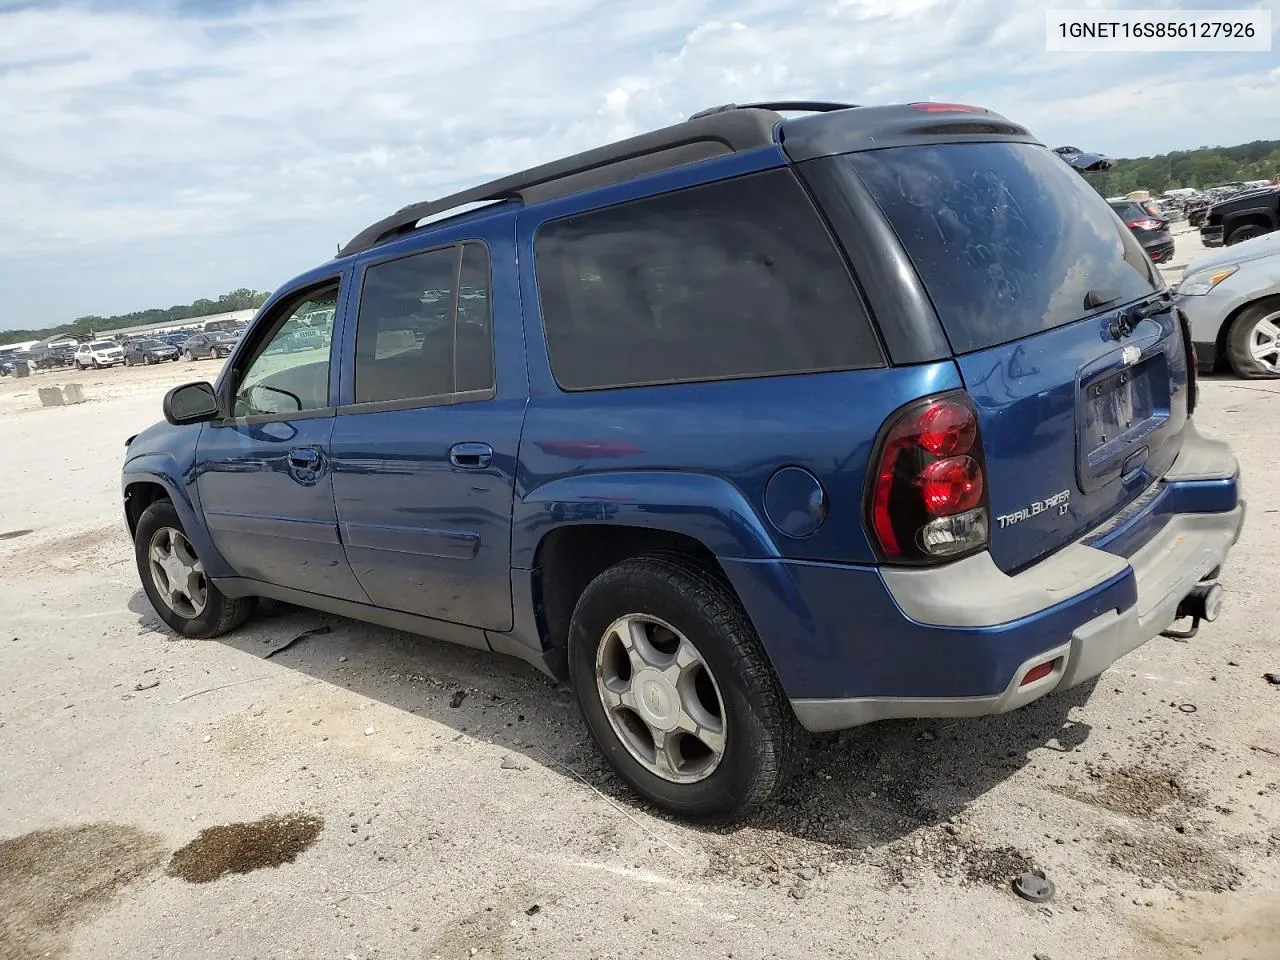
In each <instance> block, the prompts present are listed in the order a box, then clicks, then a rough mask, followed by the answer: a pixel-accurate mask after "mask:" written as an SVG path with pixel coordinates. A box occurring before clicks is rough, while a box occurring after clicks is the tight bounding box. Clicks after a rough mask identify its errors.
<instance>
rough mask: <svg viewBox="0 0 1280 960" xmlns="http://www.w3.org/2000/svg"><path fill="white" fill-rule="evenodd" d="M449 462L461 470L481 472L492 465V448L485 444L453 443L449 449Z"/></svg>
mask: <svg viewBox="0 0 1280 960" xmlns="http://www.w3.org/2000/svg"><path fill="white" fill-rule="evenodd" d="M449 462H450V463H452V464H453V465H454V466H455V467H461V468H462V469H463V470H483V469H484V468H485V467H487V466H489V464H491V463H493V447H491V446H489V445H488V444H487V443H455V444H454V445H453V446H452V447H450V448H449Z"/></svg>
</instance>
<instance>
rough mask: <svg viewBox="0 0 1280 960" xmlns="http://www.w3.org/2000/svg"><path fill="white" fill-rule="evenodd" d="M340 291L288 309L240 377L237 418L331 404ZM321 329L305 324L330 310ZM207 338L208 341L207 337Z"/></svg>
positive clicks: (326, 291) (330, 289)
mask: <svg viewBox="0 0 1280 960" xmlns="http://www.w3.org/2000/svg"><path fill="white" fill-rule="evenodd" d="M337 307H338V288H337V286H333V287H328V288H325V289H324V290H322V291H318V292H316V293H313V294H311V295H310V296H309V297H308V298H307V299H306V300H304V301H303V302H302V303H299V304H297V305H296V306H294V307H293V308H292V309H289V310H287V312H286V314H285V315H284V319H283V322H281V323H279V325H278V326H277V327H275V329H274V330H273V331H272V333H271V334H270V335H269V336H268V337H267V339H266V340H265V342H264V343H263V344H262V345H261V349H260V350H259V351H258V352H257V355H256V356H255V357H254V358H253V360H252V361H250V363H249V366H248V367H247V368H246V369H245V371H244V374H243V375H242V376H241V377H240V379H239V381H238V383H237V386H236V391H235V403H234V407H233V410H234V416H236V417H252V416H262V415H268V414H288V413H302V412H305V411H308V410H323V409H324V408H326V407H327V406H328V405H329V354H330V348H331V344H332V342H333V318H334V315H335V314H336V313H337ZM325 309H327V310H328V311H329V312H328V313H327V319H326V320H323V321H322V322H321V323H320V324H319V325H316V324H314V323H308V322H306V321H304V319H303V318H304V317H305V316H306V315H307V314H309V313H313V312H315V311H319V310H325ZM206 339H207V338H206Z"/></svg>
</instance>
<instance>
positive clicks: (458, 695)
mask: <svg viewBox="0 0 1280 960" xmlns="http://www.w3.org/2000/svg"><path fill="white" fill-rule="evenodd" d="M465 699H467V691H465V690H455V691H453V696H452V697H451V698H450V699H449V706H451V707H453V708H454V709H455V710H456V709H457V708H458V707H460V706H462V701H463V700H465Z"/></svg>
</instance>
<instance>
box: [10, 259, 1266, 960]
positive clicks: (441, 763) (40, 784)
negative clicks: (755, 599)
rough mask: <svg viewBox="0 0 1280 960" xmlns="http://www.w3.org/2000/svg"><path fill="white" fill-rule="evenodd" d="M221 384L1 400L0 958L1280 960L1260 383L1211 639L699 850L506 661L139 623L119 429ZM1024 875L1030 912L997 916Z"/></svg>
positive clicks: (819, 784) (1226, 388)
mask: <svg viewBox="0 0 1280 960" xmlns="http://www.w3.org/2000/svg"><path fill="white" fill-rule="evenodd" d="M1180 261H1181V262H1185V256H1184V257H1183V258H1180ZM216 367H217V364H216V363H214V362H203V363H197V364H170V365H166V366H162V367H154V368H141V369H133V370H127V371H125V370H119V369H115V370H107V371H102V372H86V373H80V374H75V373H72V374H67V375H61V374H42V375H40V376H39V377H37V378H34V379H28V380H20V381H15V380H12V379H8V380H5V381H0V449H2V450H3V451H4V457H5V463H6V469H5V472H4V483H3V486H2V487H0V537H3V539H0V611H3V628H2V629H3V634H2V635H0V770H3V777H0V960H34V958H37V957H45V956H52V957H58V958H86V960H87V958H92V960H110V958H116V957H119V958H130V960H133V958H137V957H157V958H161V957H162V958H166V960H169V958H186V957H192V958H194V957H201V958H231V957H238V958H249V957H257V958H267V957H297V958H307V960H312V958H320V957H325V958H328V957H332V958H358V960H365V958H372V957H386V958H400V957H409V958H432V957H437V956H438V957H442V958H450V957H458V958H469V957H473V956H474V957H482V958H483V957H507V958H514V957H618V958H635V957H650V956H651V957H663V958H668V960H674V958H682V957H690V958H693V957H697V958H706V957H736V958H756V957H759V958H772V957H787V958H790V957H820V956H833V957H845V956H853V955H865V956H875V957H878V958H886V960H889V958H903V960H907V958H910V960H920V958H926V957H933V958H948V960H951V958H960V957H963V958H991V960H996V958H1000V960H1010V958H1020V957H1021V958H1027V960H1031V958H1032V957H1033V956H1037V955H1044V956H1048V957H1052V958H1054V960H1067V958H1072V960H1076V958H1089V960H1091V958H1097V960H1103V958H1116V960H1120V958H1125V960H1128V958H1133V957H1142V958H1149V960H1184V958H1185V960H1190V958H1205V960H1264V958H1266V960H1274V958H1275V957H1277V956H1278V955H1280V946H1278V945H1280V797H1278V795H1277V790H1278V788H1280V688H1277V687H1275V686H1271V685H1269V684H1268V683H1267V681H1265V680H1264V679H1263V674H1264V673H1267V672H1272V671H1275V672H1280V652H1278V651H1277V649H1276V645H1275V640H1274V638H1273V636H1272V635H1271V633H1270V626H1271V624H1270V621H1269V617H1270V616H1271V614H1270V613H1268V611H1270V610H1271V609H1272V607H1271V600H1272V598H1273V596H1274V593H1275V591H1274V589H1273V588H1272V587H1271V586H1268V584H1270V583H1271V582H1272V579H1273V576H1272V571H1273V570H1274V569H1275V568H1276V567H1277V565H1278V564H1280V548H1277V546H1276V544H1277V539H1276V534H1277V511H1276V510H1272V509H1270V507H1269V504H1268V502H1267V499H1266V498H1265V497H1264V496H1262V494H1263V491H1264V490H1265V487H1266V485H1265V482H1264V481H1263V479H1262V478H1263V477H1265V476H1266V475H1267V471H1268V469H1269V468H1271V466H1272V454H1271V449H1272V446H1273V433H1274V431H1273V430H1272V428H1271V425H1270V420H1271V417H1272V416H1277V415H1278V414H1280V406H1278V405H1277V404H1278V401H1277V400H1276V399H1273V398H1275V397H1276V396H1277V393H1280V390H1277V389H1276V388H1274V387H1273V386H1271V385H1268V384H1256V383H1255V384H1245V383H1240V382H1235V381H1230V380H1218V381H1214V382H1212V383H1208V384H1206V385H1205V388H1204V395H1203V408H1202V413H1201V414H1200V416H1199V421H1200V424H1201V429H1202V430H1205V431H1207V432H1209V433H1213V434H1217V435H1219V436H1223V437H1226V438H1227V439H1229V440H1231V441H1232V442H1233V443H1234V444H1235V447H1236V450H1237V452H1238V453H1239V455H1240V458H1241V460H1242V462H1243V465H1244V469H1245V471H1246V477H1247V478H1252V480H1251V483H1250V486H1251V489H1252V491H1253V494H1254V499H1253V503H1252V513H1251V515H1250V517H1249V521H1248V524H1247V527H1246V529H1245V532H1244V536H1243V538H1242V540H1241V542H1240V545H1239V547H1238V548H1237V550H1236V552H1235V554H1234V555H1233V558H1232V561H1231V563H1230V565H1229V567H1228V569H1227V571H1226V573H1225V577H1224V579H1225V583H1226V586H1227V604H1226V612H1225V614H1224V616H1223V618H1222V619H1221V620H1220V621H1219V622H1218V623H1216V624H1214V625H1212V626H1211V627H1208V628H1206V629H1205V630H1203V631H1202V633H1201V635H1200V636H1199V637H1197V638H1196V639H1195V640H1194V641H1192V642H1190V643H1179V642H1175V641H1172V640H1167V639H1161V638H1157V639H1155V640H1153V641H1152V642H1150V643H1149V644H1147V645H1146V646H1145V647H1143V648H1141V649H1139V650H1138V651H1136V652H1135V653H1134V654H1132V655H1131V656H1129V657H1128V658H1126V659H1125V660H1123V661H1122V662H1121V663H1119V664H1118V665H1117V666H1116V667H1114V668H1113V669H1111V670H1110V671H1108V672H1107V673H1106V674H1105V675H1104V676H1103V677H1102V678H1101V679H1100V680H1099V681H1098V682H1097V684H1096V685H1092V686H1089V687H1087V688H1084V689H1078V690H1075V691H1072V692H1070V693H1067V694H1064V695H1059V696H1054V697H1050V698H1048V699H1046V700H1044V701H1041V702H1039V703H1037V704H1035V705H1033V706H1032V707H1030V708H1028V709H1025V710H1022V711H1020V712H1018V713H1016V714H1012V715H1007V716H1003V717H997V718H992V719H987V720H980V721H963V722H950V721H931V722H902V723H892V724H883V725H880V726H876V727H873V728H868V729H864V730H859V731H854V732H851V733H846V734H841V735H836V736H831V737H827V738H823V739H821V740H820V741H818V742H816V743H815V746H814V750H813V753H812V757H811V760H810V762H809V763H808V765H807V766H806V767H805V769H804V771H803V772H802V774H801V776H800V777H799V779H798V781H797V782H796V783H794V784H793V785H792V786H791V787H790V789H789V790H788V791H787V793H786V795H785V796H784V797H783V798H782V799H781V800H779V801H778V802H777V803H775V804H773V805H772V806H771V807H769V808H768V809H767V810H766V811H764V812H763V813H762V814H761V815H759V816H758V817H757V818H756V819H754V820H753V821H751V822H750V823H748V824H746V825H744V826H741V827H739V828H736V829H732V830H725V831H712V830H702V829H695V828H691V827H688V826H684V825H682V824H679V823H675V822H671V821H667V820H665V819H662V818H660V817H657V816H655V815H654V814H653V813H652V812H650V811H648V810H646V809H645V808H644V807H642V806H641V805H639V804H637V803H636V802H635V801H633V800H632V799H630V798H629V797H628V796H627V795H626V794H625V792H624V791H623V790H622V789H621V787H620V785H619V784H618V782H617V781H616V780H615V779H614V778H613V777H612V776H611V775H610V774H609V773H608V772H607V771H606V770H605V768H604V767H603V765H602V763H601V761H600V760H599V759H598V758H597V756H596V754H595V752H594V750H593V749H592V747H591V745H590V744H589V743H588V741H587V739H586V736H585V734H584V733H583V731H582V729H581V727H580V725H579V722H578V719H577V716H576V713H575V710H574V707H573V705H572V703H571V702H570V700H569V699H568V697H567V695H566V693H565V692H564V691H563V690H558V689H556V687H555V686H553V685H552V684H551V683H549V682H548V681H546V680H545V679H543V678H542V677H541V676H539V675H538V674H536V673H535V672H534V671H533V670H532V669H530V668H528V667H526V666H524V665H522V664H519V663H516V662H514V661H508V660H504V659H501V658H498V657H494V656H486V655H482V654H480V653H477V652H474V651H471V650H465V649H461V648H454V647H450V646H447V645H444V644H440V643H436V642H434V641H429V640H422V639H418V638H414V637H410V636H407V635H403V634H398V633H394V632H391V631H388V630H382V629H377V628H373V627H367V626H362V625H360V624H357V623H353V622H350V621H346V620H342V619H339V618H334V617H328V616H321V615H318V614H314V613H309V612H306V611H301V610H294V609H290V608H284V607H269V608H267V609H264V610H263V612H262V614H261V615H260V616H259V617H258V618H256V619H255V620H253V621H252V622H251V623H250V624H249V625H248V626H247V627H246V628H245V629H243V630H241V631H239V632H238V633H235V634H233V635H231V636H228V637H225V638H222V639H221V640H219V641H206V642H196V641H187V640H179V639H175V637H174V636H173V635H172V634H170V633H169V632H167V631H166V630H164V629H163V628H161V627H160V626H159V625H158V621H157V618H156V617H155V616H154V614H153V613H152V612H151V610H150V609H149V608H148V606H147V603H146V601H145V599H144V598H143V596H142V594H141V592H140V591H139V588H138V582H137V575H136V573H135V571H134V569H133V560H132V551H131V548H130V544H129V543H128V541H127V538H126V535H125V531H124V528H123V523H122V521H121V518H120V509H119V507H120V505H119V493H118V468H119V464H120V461H121V457H122V455H123V452H124V448H123V442H124V438H125V437H126V436H128V435H129V434H131V433H134V432H136V431H137V430H139V429H141V428H142V427H144V426H146V425H147V424H148V423H149V422H151V421H152V420H154V419H156V418H157V417H158V415H159V401H160V397H161V396H162V394H163V391H164V390H165V389H166V388H167V387H169V386H171V385H173V384H175V383H177V382H180V381H182V380H185V379H189V378H191V377H192V376H193V375H196V376H209V377H211V376H212V375H213V373H214V372H215V370H216ZM71 381H76V382H80V383H82V384H83V386H84V390H85V393H86V396H87V397H88V400H87V401H86V402H85V403H84V404H81V405H77V406H73V407H65V408H60V409H42V408H40V406H39V404H38V401H36V397H35V388H36V387H37V386H39V385H42V384H49V383H67V382H71ZM18 531H30V532H27V533H22V534H20V535H17V532H18ZM315 627H327V628H328V632H324V633H317V634H313V635H311V636H308V637H307V638H305V639H303V640H301V641H299V642H298V643H296V644H294V645H293V646H291V647H289V649H287V650H282V651H281V652H279V653H278V654H277V655H275V656H272V657H270V659H266V657H267V655H268V654H270V653H272V651H274V650H275V649H276V648H277V647H279V646H280V645H282V644H284V643H286V642H288V641H289V640H291V639H292V638H294V637H296V636H298V635H299V634H300V633H302V632H304V631H307V630H311V629H312V628H315ZM1028 864H1034V865H1037V866H1040V867H1043V868H1044V869H1045V870H1046V871H1047V872H1048V874H1049V875H1050V876H1051V877H1052V878H1053V879H1054V881H1055V882H1056V884H1057V895H1056V898H1055V899H1054V900H1053V902H1052V903H1050V904H1048V905H1046V906H1036V905H1033V904H1030V903H1027V902H1024V901H1022V900H1019V899H1018V898H1017V897H1015V896H1014V895H1013V894H1012V893H1011V892H1010V889H1009V881H1010V880H1011V879H1012V877H1013V876H1014V875H1015V874H1016V873H1017V872H1018V871H1019V870H1021V869H1023V868H1024V867H1025V866H1026V865H1028Z"/></svg>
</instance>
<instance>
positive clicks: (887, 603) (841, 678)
mask: <svg viewBox="0 0 1280 960" xmlns="http://www.w3.org/2000/svg"><path fill="white" fill-rule="evenodd" d="M1244 512H1245V505H1244V502H1243V500H1242V499H1241V498H1240V490H1239V477H1238V468H1237V466H1236V460H1235V457H1234V456H1233V455H1232V454H1231V451H1230V449H1229V448H1228V447H1227V446H1226V445H1225V444H1221V443H1217V442H1215V441H1209V440H1204V439H1203V438H1200V437H1198V436H1197V435H1196V434H1195V433H1194V430H1193V429H1189V430H1188V436H1187V438H1186V441H1185V442H1184V448H1183V452H1182V455H1181V456H1180V457H1179V459H1178V462H1177V463H1176V464H1175V465H1174V467H1173V469H1172V470H1171V471H1170V473H1169V475H1168V476H1167V477H1166V479H1165V480H1163V481H1161V483H1160V484H1159V486H1158V488H1157V489H1154V490H1153V491H1152V494H1151V495H1150V496H1144V497H1143V498H1141V501H1140V509H1137V510H1131V511H1128V512H1126V513H1125V514H1124V515H1122V516H1121V517H1119V518H1117V519H1118V522H1117V523H1115V524H1114V525H1113V526H1112V527H1111V528H1110V529H1107V530H1106V531H1105V532H1103V533H1095V534H1093V535H1091V536H1090V537H1087V538H1086V539H1085V540H1082V541H1080V542H1078V543H1075V544H1072V545H1071V546H1069V547H1066V548H1063V549H1062V550H1059V551H1058V552H1057V553H1055V554H1053V555H1052V556H1051V557H1049V558H1047V559H1045V560H1044V561H1042V562H1040V563H1038V564H1036V565H1035V566H1033V567H1031V568H1028V569H1027V570H1024V571H1022V572H1021V573H1018V574H1016V575H1013V576H1009V575H1006V574H1004V573H1003V572H1002V571H1000V570H999V569H998V568H997V567H996V566H995V564H994V563H993V562H992V561H991V559H990V556H989V555H987V554H979V555H977V556H975V557H969V558H967V559H965V560H961V561H958V562H956V563H953V564H948V565H946V566H945V567H939V568H933V569H928V570H903V569H888V568H882V569H875V568H867V567H851V566H838V565H834V564H818V563H804V562H800V561H785V560H768V561H733V560H726V561H722V563H723V564H724V566H725V569H726V571H727V572H728V574H729V577H730V579H731V580H732V581H733V582H734V585H735V587H736V588H737V590H738V595H739V596H740V597H742V598H743V602H744V604H745V605H746V607H747V611H748V613H749V614H750V615H751V616H752V619H753V621H754V623H755V624H756V628H757V631H758V632H759V633H760V636H761V639H762V641H763V642H764V644H765V647H766V650H767V651H768V653H769V655H770V657H771V659H772V661H773V664H774V668H775V670H776V671H777V673H778V675H779V678H780V679H781V681H782V684H783V688H784V690H785V691H786V693H787V696H788V697H789V698H790V700H791V704H792V707H793V708H794V710H795V712H796V715H797V717H798V718H799V720H800V722H801V723H802V724H803V725H804V726H805V727H806V728H808V729H809V730H812V731H826V730H838V729H843V728H846V727H853V726H859V725H861V724H865V723H870V722H873V721H876V720H884V719H890V718H904V717H970V716H979V715H983V714H992V713H1001V712H1004V711H1007V710H1012V709H1015V708H1017V707H1021V706H1024V705H1025V704H1027V703H1030V702H1031V701H1033V700H1036V699H1038V698H1039V697H1042V696H1044V695H1045V694H1048V693H1050V692H1052V691H1054V690H1058V689H1066V688H1067V687H1070V686H1074V685H1075V684H1078V683H1081V682H1083V681H1085V680H1088V679H1090V678H1092V677H1095V676H1097V675H1098V674H1100V673H1102V671H1104V670H1105V669H1106V668H1107V667H1108V666H1110V665H1111V664H1112V663H1114V662H1115V661H1116V660H1117V659H1119V658H1120V657H1122V656H1124V655H1125V654H1126V653H1128V652H1130V651H1131V650H1133V649H1134V648H1136V647H1138V646H1140V645H1142V644H1143V643H1145V642H1146V641H1147V640H1149V639H1151V638H1152V637H1154V636H1156V635H1157V634H1159V633H1160V632H1161V631H1163V630H1165V629H1167V628H1168V627H1169V626H1170V625H1171V624H1172V623H1173V621H1174V619H1175V615H1176V612H1177V608H1178V605H1179V603H1180V602H1181V600H1182V599H1183V598H1184V597H1186V595H1187V594H1188V593H1190V592H1191V591H1192V589H1193V588H1194V587H1195V586H1196V585H1197V584H1198V583H1200V582H1201V581H1202V580H1204V579H1205V578H1206V577H1208V576H1209V575H1210V574H1212V573H1214V571H1215V570H1217V569H1218V568H1219V567H1221V566H1222V564H1223V562H1224V561H1225V559H1226V557H1227V554H1228V552H1229V550H1230V549H1231V547H1232V546H1233V545H1234V543H1235V542H1236V540H1237V539H1238V538H1239V534H1240V529H1241V526H1242V524H1243V520H1244ZM1047 662H1051V663H1052V667H1051V669H1050V670H1049V672H1048V673H1047V675H1045V676H1043V677H1041V678H1039V679H1036V680H1033V681H1032V682H1030V683H1024V682H1023V680H1024V678H1025V676H1026V675H1027V673H1028V672H1029V671H1031V670H1033V669H1035V668H1037V667H1040V666H1042V665H1043V664H1045V663H1047Z"/></svg>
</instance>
